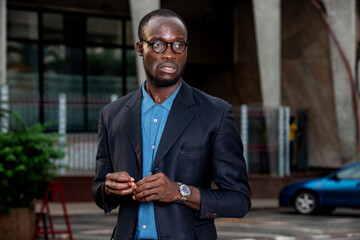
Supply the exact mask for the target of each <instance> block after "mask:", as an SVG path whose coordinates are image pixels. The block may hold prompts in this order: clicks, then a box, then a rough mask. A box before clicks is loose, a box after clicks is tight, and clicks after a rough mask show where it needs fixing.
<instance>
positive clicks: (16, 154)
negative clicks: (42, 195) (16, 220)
mask: <svg viewBox="0 0 360 240" xmlns="http://www.w3.org/2000/svg"><path fill="white" fill-rule="evenodd" d="M15 118H16V122H17V124H18V126H19V128H18V130H16V131H9V132H8V133H0V181H1V182H0V193H1V198H0V213H8V212H9V211H10V209H11V208H17V207H31V206H33V199H34V198H35V196H38V195H39V192H38V191H39V188H40V185H41V184H42V183H43V182H44V181H50V180H51V179H53V178H55V177H56V168H57V166H56V164H55V160H56V159H59V158H62V157H63V156H64V153H63V152H62V151H61V150H60V149H59V147H58V145H57V139H58V134H54V133H45V130H46V125H43V124H40V123H38V124H35V125H33V126H30V127H29V126H25V125H24V124H23V123H21V121H20V120H19V117H15Z"/></svg>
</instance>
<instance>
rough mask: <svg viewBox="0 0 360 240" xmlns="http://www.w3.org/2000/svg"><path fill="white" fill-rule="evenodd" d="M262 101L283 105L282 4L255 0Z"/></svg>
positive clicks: (275, 105)
mask: <svg viewBox="0 0 360 240" xmlns="http://www.w3.org/2000/svg"><path fill="white" fill-rule="evenodd" d="M253 11H254V17H255V34H256V44H257V53H258V59H259V71H260V84H261V93H262V101H263V104H264V105H265V106H274V107H277V106H279V105H280V104H281V77H280V72H281V71H280V70H281V69H280V68H281V65H280V63H281V48H280V47H281V22H280V19H281V2H280V0H253Z"/></svg>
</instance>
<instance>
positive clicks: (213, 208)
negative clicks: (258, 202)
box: [198, 105, 251, 219]
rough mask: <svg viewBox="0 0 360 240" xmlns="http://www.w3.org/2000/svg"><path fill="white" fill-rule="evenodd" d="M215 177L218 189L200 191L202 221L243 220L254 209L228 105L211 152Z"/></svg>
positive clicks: (238, 138) (231, 112) (241, 148)
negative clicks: (211, 219) (223, 218)
mask: <svg viewBox="0 0 360 240" xmlns="http://www.w3.org/2000/svg"><path fill="white" fill-rule="evenodd" d="M212 161H213V176H214V182H215V183H216V185H217V187H218V189H204V188H200V189H199V190H200V195H201V208H200V212H199V215H198V216H199V218H206V219H208V218H217V217H243V216H245V215H246V214H247V212H248V211H249V209H250V207H251V202H250V187H249V184H248V176H247V170H246V164H245V159H244V157H243V145H242V142H241V139H240V136H239V134H238V130H237V128H236V125H235V119H234V114H233V111H232V107H231V106H230V105H227V108H226V110H225V111H224V114H223V117H222V120H221V122H220V125H219V129H218V132H217V134H216V137H215V139H214V142H213V149H212Z"/></svg>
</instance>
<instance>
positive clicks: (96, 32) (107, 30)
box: [86, 18, 123, 44]
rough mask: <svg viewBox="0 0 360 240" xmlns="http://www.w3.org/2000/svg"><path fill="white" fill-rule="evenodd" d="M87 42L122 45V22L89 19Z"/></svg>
mask: <svg viewBox="0 0 360 240" xmlns="http://www.w3.org/2000/svg"><path fill="white" fill-rule="evenodd" d="M86 28H87V41H88V42H91V43H99V44H122V36H123V34H122V22H121V21H120V20H113V19H103V18H88V19H87V24H86Z"/></svg>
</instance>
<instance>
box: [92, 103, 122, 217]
mask: <svg viewBox="0 0 360 240" xmlns="http://www.w3.org/2000/svg"><path fill="white" fill-rule="evenodd" d="M98 134H99V145H98V150H97V154H96V176H95V178H94V180H93V182H92V189H91V190H92V196H93V199H94V201H95V203H96V204H97V205H98V207H100V208H101V209H104V211H105V213H108V212H110V211H111V210H112V209H114V208H116V207H117V206H118V205H119V199H117V198H115V197H112V196H108V195H106V194H105V181H106V174H108V173H110V172H114V170H113V167H112V164H111V160H110V154H109V145H108V138H107V130H106V127H105V125H104V115H103V110H101V112H100V117H99V125H98Z"/></svg>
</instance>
